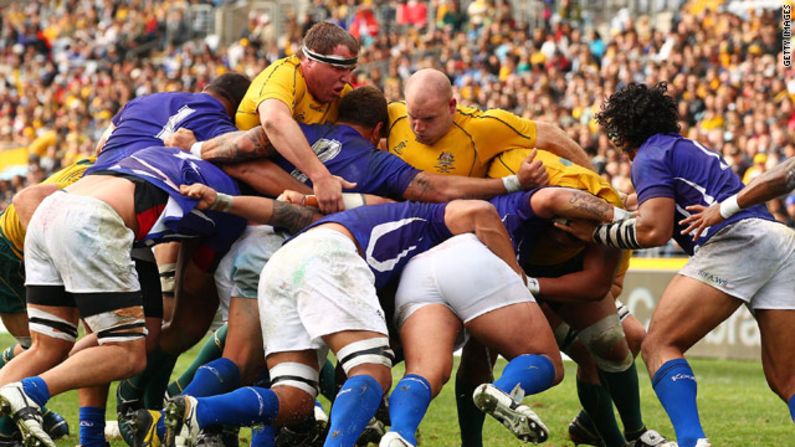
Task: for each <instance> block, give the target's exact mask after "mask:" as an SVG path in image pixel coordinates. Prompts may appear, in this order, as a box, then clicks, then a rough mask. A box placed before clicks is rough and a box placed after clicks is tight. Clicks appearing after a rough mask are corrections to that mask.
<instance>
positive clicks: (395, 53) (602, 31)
mask: <svg viewBox="0 0 795 447" xmlns="http://www.w3.org/2000/svg"><path fill="white" fill-rule="evenodd" d="M783 4H784V2H783V1H767V0H760V1H721V0H700V1H682V0H598V1H585V0H544V1H542V0H431V1H417V0H400V1H397V0H330V1H329V0H325V1H324V0H273V1H229V0H226V1H224V0H215V1H201V0H191V1H184V0H166V1H154V0H130V1H118V0H69V1H66V0H62V1H44V0H40V1H26V2H12V1H7V0H5V1H4V0H0V11H2V22H0V209H3V208H5V206H6V205H7V204H8V203H9V202H10V200H11V197H12V196H13V194H14V192H15V191H17V190H18V189H20V188H22V187H24V186H26V185H29V184H34V183H37V182H39V181H41V180H42V179H43V178H45V177H46V176H48V175H49V174H50V173H51V172H53V171H55V170H57V169H59V167H61V166H63V165H68V164H70V163H72V162H73V161H75V160H76V159H78V158H80V157H82V156H85V155H88V154H90V153H91V152H92V151H93V149H94V145H95V142H96V140H97V139H98V137H99V136H100V134H101V133H102V131H103V130H104V129H105V128H106V127H107V125H108V123H109V122H110V119H111V117H112V116H113V115H114V114H115V113H116V112H117V111H118V110H119V109H120V108H121V107H122V106H123V105H124V104H125V103H126V102H127V101H129V100H130V99H132V98H134V97H136V96H141V95H146V94H150V93H155V92H160V91H177V90H186V91H200V90H201V89H202V88H203V87H204V86H205V85H207V83H208V82H209V80H211V79H212V78H213V77H215V76H217V75H219V74H221V73H223V72H225V71H228V70H235V71H240V72H243V73H245V74H247V75H248V76H250V77H252V78H253V77H254V76H255V75H256V74H257V73H259V72H260V71H261V70H262V69H263V68H265V67H266V66H267V65H268V63H269V61H273V60H275V59H277V58H279V57H283V56H285V55H290V54H293V53H294V52H295V51H296V50H297V48H298V47H299V42H300V40H301V37H302V36H303V34H304V32H305V30H307V29H308V28H309V27H310V26H311V25H312V24H313V23H315V22H317V21H323V20H329V21H333V22H334V23H337V24H339V25H340V26H342V27H344V28H346V29H348V30H349V31H351V33H352V34H354V35H355V36H356V37H357V38H359V39H360V41H361V42H362V44H363V50H362V53H361V56H360V62H361V63H360V66H359V68H358V69H357V71H356V73H357V74H356V80H355V84H357V85H363V84H373V85H376V86H378V87H379V88H381V89H383V90H384V92H385V94H386V96H387V98H388V99H390V100H392V99H399V98H400V96H401V91H402V86H403V82H404V81H405V80H406V79H407V78H408V76H409V75H410V74H411V73H412V72H414V71H415V70H417V69H419V68H424V67H434V68H438V69H440V70H443V71H445V72H446V73H447V74H448V75H449V76H450V78H451V80H452V82H453V84H454V92H455V95H456V97H457V98H458V99H459V101H460V102H461V103H463V104H466V105H476V106H478V107H481V108H493V107H499V108H503V109H507V110H509V111H512V112H514V113H516V114H518V115H521V116H524V117H528V118H532V119H537V120H545V121H551V122H554V123H557V124H558V125H559V126H561V127H562V128H563V129H565V130H566V131H567V132H568V133H569V135H570V136H571V137H572V138H573V139H574V140H575V141H577V142H578V143H579V144H580V145H581V146H582V147H583V148H585V149H586V151H587V152H588V153H589V154H590V155H591V156H592V157H593V161H594V164H595V165H596V166H597V168H598V169H599V172H600V174H602V175H603V176H605V177H606V178H607V179H608V180H609V181H610V182H611V183H612V184H613V186H614V187H615V188H616V189H618V190H619V191H622V192H624V193H628V192H630V190H631V182H630V179H629V164H628V162H627V160H626V159H625V158H623V157H622V156H621V154H619V153H618V152H617V151H615V150H614V149H612V148H611V147H610V145H609V142H608V140H607V138H606V136H605V135H603V134H601V133H599V132H598V128H597V126H596V124H595V122H594V120H593V115H594V113H595V112H597V111H598V110H599V106H600V104H601V102H602V100H603V99H604V98H605V97H607V96H609V95H610V94H611V93H612V92H613V91H615V90H616V89H617V88H620V87H621V86H622V85H624V84H626V83H628V82H645V83H655V82H658V81H662V80H666V81H668V82H669V84H670V88H671V91H672V93H673V95H674V96H675V97H676V98H677V100H678V103H679V111H680V115H681V116H682V122H681V126H682V133H683V134H684V135H686V136H688V137H690V138H693V139H696V140H699V141H701V142H703V143H705V144H706V145H707V146H709V147H711V148H713V149H715V150H716V151H719V152H721V153H722V154H723V156H724V157H725V158H726V160H727V161H728V162H729V163H730V164H731V166H732V169H733V170H735V171H736V172H737V173H738V175H740V176H741V178H743V180H744V181H746V182H747V181H750V179H752V178H754V177H755V176H757V175H759V174H760V173H762V172H764V171H766V170H767V169H769V168H770V167H772V166H775V165H776V164H778V163H779V162H781V161H782V160H784V159H786V158H789V157H792V156H793V155H795V143H793V142H795V103H794V101H795V76H793V70H792V69H790V68H788V67H785V66H784V64H783V54H782V48H783V41H782V26H783V23H782V16H781V6H782V5H783ZM768 206H769V207H770V210H771V211H772V212H773V213H774V215H775V216H776V218H777V219H778V220H780V221H782V222H785V223H787V224H789V225H793V224H795V195H790V196H786V197H781V198H779V199H778V200H774V201H771V202H770V203H769V205H768ZM636 255H637V257H636V258H635V259H634V260H633V268H632V270H631V273H630V275H629V277H628V280H627V287H626V289H625V292H624V295H623V299H624V300H625V301H626V302H627V304H628V305H629V306H630V308H631V309H632V310H633V312H635V313H636V314H637V315H638V317H639V318H641V320H642V321H646V320H647V319H648V317H649V316H650V312H651V309H653V306H654V303H655V302H656V299H657V298H658V297H659V296H660V294H661V292H662V288H663V287H664V285H665V284H666V283H667V282H668V279H669V278H670V276H671V275H673V274H674V273H673V272H675V270H676V266H677V265H680V264H681V262H682V261H681V260H668V261H665V260H660V259H659V258H660V257H672V256H673V257H676V256H681V255H682V254H681V251H680V250H678V248H677V247H676V246H675V244H673V243H669V244H668V245H666V246H664V247H661V248H657V249H652V250H645V251H643V252H640V253H637V254H636ZM645 257H650V258H651V259H644V258H645ZM758 346H759V334H758V331H757V330H756V325H755V324H754V323H753V319H752V317H751V316H750V314H749V313H748V312H747V311H746V310H745V309H741V310H740V311H739V312H738V313H737V314H736V315H735V316H733V317H732V318H731V319H730V320H729V321H728V322H727V323H724V324H723V325H722V326H721V327H719V328H718V329H716V330H715V331H713V332H712V333H711V334H710V336H709V337H707V339H706V340H705V341H704V342H702V343H701V344H700V345H699V346H697V347H696V348H695V349H694V353H697V354H703V355H710V356H720V357H731V358H758Z"/></svg>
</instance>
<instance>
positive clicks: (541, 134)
mask: <svg viewBox="0 0 795 447" xmlns="http://www.w3.org/2000/svg"><path fill="white" fill-rule="evenodd" d="M536 147H538V148H540V149H544V150H547V151H549V152H552V153H554V154H556V155H560V156H561V157H563V158H566V159H569V160H571V161H573V162H574V163H577V164H578V165H580V166H583V167H586V168H588V169H590V170H594V167H593V164H592V163H591V158H590V157H588V154H586V153H585V150H583V148H581V147H580V145H579V144H577V143H576V142H575V141H574V140H572V139H571V137H569V136H568V134H566V132H564V131H563V129H561V128H559V127H557V126H555V125H554V124H550V123H546V122H544V121H536Z"/></svg>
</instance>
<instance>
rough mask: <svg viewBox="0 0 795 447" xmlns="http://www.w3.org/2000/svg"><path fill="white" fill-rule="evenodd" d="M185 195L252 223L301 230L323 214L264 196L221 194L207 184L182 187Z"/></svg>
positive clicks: (209, 207)
mask: <svg viewBox="0 0 795 447" xmlns="http://www.w3.org/2000/svg"><path fill="white" fill-rule="evenodd" d="M180 192H182V194H184V195H186V196H188V197H191V198H193V199H196V200H198V201H199V203H198V205H197V207H198V208H199V209H207V210H211V211H220V212H224V213H230V214H234V215H236V216H239V217H242V218H244V219H246V220H249V221H251V222H256V223H259V224H265V225H272V226H274V227H280V228H286V229H287V230H288V231H290V232H292V233H294V232H297V231H300V230H301V229H303V228H304V227H306V226H307V225H309V224H310V223H312V222H313V221H314V220H316V219H319V218H320V217H321V216H322V215H321V214H319V213H317V212H316V211H314V210H312V209H311V208H307V207H303V206H299V205H293V204H290V203H284V202H278V201H275V200H272V199H266V198H264V197H254V196H230V195H227V194H219V193H217V192H216V191H215V190H213V189H212V188H210V187H209V186H207V185H204V184H200V183H194V184H193V185H182V186H180Z"/></svg>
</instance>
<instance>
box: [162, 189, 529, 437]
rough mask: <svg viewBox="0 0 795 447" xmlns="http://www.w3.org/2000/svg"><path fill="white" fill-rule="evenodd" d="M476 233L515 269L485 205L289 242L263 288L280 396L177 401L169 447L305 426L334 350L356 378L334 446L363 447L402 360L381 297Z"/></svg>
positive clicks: (314, 230)
mask: <svg viewBox="0 0 795 447" xmlns="http://www.w3.org/2000/svg"><path fill="white" fill-rule="evenodd" d="M232 212H235V208H234V206H233V209H232ZM466 232H474V233H475V235H476V236H477V237H478V238H480V239H481V240H482V241H483V243H484V244H486V245H487V246H489V247H490V248H491V249H492V250H493V251H494V252H495V253H496V254H498V255H499V256H500V258H503V259H505V260H506V261H509V262H514V265H515V261H512V259H513V250H512V248H511V246H510V241H509V240H508V238H507V234H506V233H505V230H504V228H503V227H502V224H501V223H500V221H499V217H498V216H497V214H496V213H495V212H494V208H493V207H492V206H491V205H489V204H487V203H485V202H479V201H454V202H451V203H450V204H419V203H414V202H404V203H395V204H386V205H377V206H369V207H362V208H357V209H354V210H351V211H346V212H344V213H338V214H334V215H332V216H327V217H325V218H323V219H321V220H320V221H319V222H317V223H316V224H314V225H313V226H311V227H310V228H309V229H308V230H307V231H305V232H304V233H301V234H300V235H299V236H297V237H296V238H295V239H293V240H291V241H290V242H288V243H287V244H286V245H285V246H284V247H283V248H282V249H281V250H279V251H278V252H277V253H275V254H274V255H273V257H272V259H271V260H272V261H273V262H269V263H268V264H267V265H266V266H265V268H264V270H263V273H262V277H261V280H260V287H259V301H260V306H259V308H260V313H261V315H260V321H261V322H262V323H261V324H262V333H263V341H264V343H265V346H266V348H265V353H266V359H267V363H268V367H269V369H270V375H271V381H272V383H273V385H272V389H264V388H255V387H247V388H243V389H240V390H237V391H234V392H232V393H229V394H226V395H221V396H215V397H208V398H198V399H197V398H194V397H190V396H179V397H177V398H176V399H174V400H172V401H171V403H169V404H168V406H167V418H168V423H169V424H170V426H169V432H168V433H169V434H168V435H167V436H166V438H167V444H168V445H173V443H174V442H175V438H176V439H178V440H179V442H180V443H181V442H183V437H185V438H186V439H184V441H185V442H186V443H188V444H190V443H192V442H193V440H195V439H196V437H197V436H198V434H199V432H200V430H202V429H204V428H206V427H209V426H212V425H215V424H229V425H250V424H253V423H265V424H268V425H284V424H287V423H293V422H298V421H301V420H303V419H304V418H306V417H308V416H309V415H310V414H311V412H312V407H313V404H314V397H315V395H316V385H317V381H318V370H319V368H320V366H321V365H320V363H319V360H320V359H325V352H326V351H327V350H328V349H329V348H330V349H331V350H332V351H334V352H335V354H336V356H337V358H338V360H339V362H340V363H341V364H342V366H343V368H344V369H345V371H346V373H347V375H348V377H349V378H348V380H347V381H346V382H345V383H344V384H343V386H342V388H341V390H340V391H339V393H338V394H337V397H336V400H335V404H334V407H333V409H332V412H331V422H330V429H329V435H328V438H327V439H326V443H325V445H326V446H352V445H354V443H355V442H356V440H357V438H358V436H359V434H360V433H361V432H362V430H363V429H364V427H365V425H366V424H367V422H368V421H369V420H370V418H371V417H372V416H373V414H374V413H375V410H376V409H377V408H378V405H379V403H380V401H381V398H382V395H383V393H384V390H387V389H389V386H390V385H391V372H390V367H391V364H392V352H391V350H390V349H389V344H388V339H387V328H386V322H385V320H384V314H383V311H382V310H381V307H380V305H379V302H378V298H377V296H376V290H377V289H379V288H381V287H383V286H385V285H386V284H387V283H389V282H390V281H392V280H395V279H396V278H397V277H398V275H399V274H400V272H401V271H402V270H403V267H404V266H405V265H406V263H407V262H408V261H409V260H410V259H411V258H412V257H414V256H415V255H417V254H419V253H422V252H424V251H426V250H428V249H429V248H431V247H433V246H435V245H437V244H439V243H440V242H442V241H444V240H446V239H448V238H450V237H451V236H452V235H454V234H460V233H466ZM516 268H517V270H518V266H516ZM177 433H179V434H180V437H179V438H177V437H176V435H177Z"/></svg>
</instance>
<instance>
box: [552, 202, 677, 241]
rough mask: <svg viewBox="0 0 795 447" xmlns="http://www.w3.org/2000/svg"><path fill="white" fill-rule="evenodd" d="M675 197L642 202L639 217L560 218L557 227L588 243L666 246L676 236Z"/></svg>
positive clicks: (556, 223)
mask: <svg viewBox="0 0 795 447" xmlns="http://www.w3.org/2000/svg"><path fill="white" fill-rule="evenodd" d="M674 207H675V203H674V200H673V199H671V198H668V197H655V198H653V199H649V200H647V201H645V202H643V204H641V206H640V208H639V209H638V215H637V217H632V218H629V219H623V220H620V221H617V222H613V223H607V224H601V225H596V224H594V223H593V222H587V221H571V222H568V221H566V222H563V221H556V222H555V227H557V228H559V229H561V230H564V231H568V232H569V233H571V234H573V235H574V236H575V237H577V238H579V239H581V240H583V241H586V242H591V241H593V242H597V243H599V244H603V245H608V246H610V247H615V248H624V249H638V248H647V247H659V246H660V245H664V244H665V243H666V242H668V240H669V239H670V238H671V236H672V235H673V219H671V216H673V215H674Z"/></svg>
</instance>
